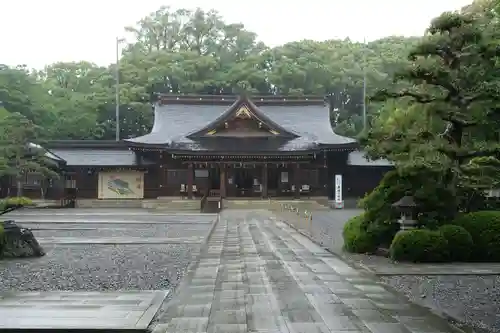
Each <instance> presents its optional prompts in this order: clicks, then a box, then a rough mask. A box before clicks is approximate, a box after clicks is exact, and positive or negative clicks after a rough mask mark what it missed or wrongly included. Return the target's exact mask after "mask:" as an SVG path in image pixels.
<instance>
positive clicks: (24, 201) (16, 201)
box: [2, 197, 33, 207]
mask: <svg viewBox="0 0 500 333" xmlns="http://www.w3.org/2000/svg"><path fill="white" fill-rule="evenodd" d="M17 205H21V206H32V205H33V200H31V199H30V198H27V197H10V198H6V199H4V200H2V206H3V207H8V206H17Z"/></svg>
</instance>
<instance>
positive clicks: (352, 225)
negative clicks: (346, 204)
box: [342, 214, 377, 253]
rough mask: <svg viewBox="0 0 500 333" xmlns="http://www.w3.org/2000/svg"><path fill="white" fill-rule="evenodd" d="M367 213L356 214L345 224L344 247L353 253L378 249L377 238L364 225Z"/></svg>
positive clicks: (370, 251) (343, 233)
mask: <svg viewBox="0 0 500 333" xmlns="http://www.w3.org/2000/svg"><path fill="white" fill-rule="evenodd" d="M364 222H365V215H364V214H361V215H358V216H355V217H353V218H351V219H349V221H347V222H346V224H345V225H344V230H343V232H342V236H343V237H344V249H345V250H346V251H348V252H352V253H372V252H374V251H375V250H376V249H377V242H376V239H375V238H374V237H373V234H372V233H369V232H367V230H366V229H365V227H364V225H365V224H364Z"/></svg>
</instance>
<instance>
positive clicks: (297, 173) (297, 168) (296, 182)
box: [293, 163, 300, 199]
mask: <svg viewBox="0 0 500 333" xmlns="http://www.w3.org/2000/svg"><path fill="white" fill-rule="evenodd" d="M293 184H294V185H295V191H294V192H295V193H294V197H295V199H299V198H300V164H299V163H295V165H294V170H293Z"/></svg>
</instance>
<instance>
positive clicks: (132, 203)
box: [76, 199, 143, 208]
mask: <svg viewBox="0 0 500 333" xmlns="http://www.w3.org/2000/svg"><path fill="white" fill-rule="evenodd" d="M142 202H143V200H140V199H139V200H138V199H130V200H125V199H116V200H114V199H106V200H98V199H77V200H76V207H77V208H142Z"/></svg>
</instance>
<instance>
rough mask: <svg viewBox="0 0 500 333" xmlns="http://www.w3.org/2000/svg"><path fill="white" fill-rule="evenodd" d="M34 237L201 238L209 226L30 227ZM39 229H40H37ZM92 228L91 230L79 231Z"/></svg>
mask: <svg viewBox="0 0 500 333" xmlns="http://www.w3.org/2000/svg"><path fill="white" fill-rule="evenodd" d="M30 228H32V230H33V233H34V235H35V237H84V238H96V237H170V238H177V237H193V236H200V237H203V236H205V235H206V234H207V232H208V231H209V230H210V225H209V224H202V225H195V224H190V225H182V224H146V225H144V224H133V225H126V226H125V225H123V224H122V225H117V226H116V227H110V226H108V225H106V226H105V228H103V227H102V226H101V227H98V226H97V225H90V224H79V225H74V224H71V225H69V224H64V225H51V226H47V225H36V226H34V225H33V226H30ZM38 228H40V229H38ZM78 228H80V230H78ZM84 228H85V229H88V228H94V229H93V230H81V229H84Z"/></svg>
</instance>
